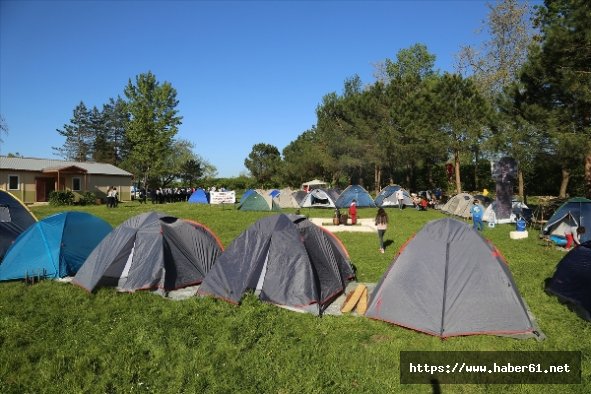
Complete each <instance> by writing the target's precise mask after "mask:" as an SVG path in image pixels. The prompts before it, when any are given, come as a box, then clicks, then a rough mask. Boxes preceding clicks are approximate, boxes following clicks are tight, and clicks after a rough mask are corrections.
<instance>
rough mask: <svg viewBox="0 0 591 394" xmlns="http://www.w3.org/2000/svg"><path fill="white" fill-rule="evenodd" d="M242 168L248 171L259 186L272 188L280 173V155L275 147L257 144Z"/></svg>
mask: <svg viewBox="0 0 591 394" xmlns="http://www.w3.org/2000/svg"><path fill="white" fill-rule="evenodd" d="M244 166H245V167H246V168H247V169H248V170H249V171H250V173H251V174H252V176H253V177H254V178H255V179H256V180H257V182H258V183H259V185H260V186H262V187H270V186H273V185H274V184H275V183H277V182H276V181H275V182H274V181H273V180H274V178H275V179H276V176H277V174H278V173H279V172H280V166H281V155H280V154H279V150H278V149H277V147H275V146H273V145H270V144H264V143H259V144H255V145H254V146H253V147H252V151H251V152H250V154H249V155H248V157H247V158H246V159H245V160H244Z"/></svg>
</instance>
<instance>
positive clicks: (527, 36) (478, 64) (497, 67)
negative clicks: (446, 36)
mask: <svg viewBox="0 0 591 394" xmlns="http://www.w3.org/2000/svg"><path fill="white" fill-rule="evenodd" d="M487 6H488V8H489V10H490V12H489V13H488V15H487V19H486V21H485V26H484V27H483V30H488V33H489V37H490V39H488V40H486V41H484V42H483V44H482V47H481V48H474V47H471V46H465V47H462V48H461V50H460V53H459V54H458V63H457V65H456V67H457V69H458V71H459V72H460V73H462V74H463V75H466V74H469V75H470V76H472V78H474V80H475V82H476V85H477V86H478V87H479V88H480V89H481V91H482V93H483V94H485V95H486V96H489V97H492V96H494V95H496V94H499V93H501V92H502V91H503V89H505V88H506V87H508V86H509V85H510V84H511V83H512V82H514V81H515V80H517V78H518V76H519V71H520V69H521V67H522V65H523V64H524V63H525V62H526V60H527V53H528V47H529V46H530V45H531V43H532V39H533V35H532V26H531V23H530V22H529V16H530V8H529V5H528V4H527V2H520V1H518V0H500V1H497V2H496V3H495V4H489V3H487Z"/></svg>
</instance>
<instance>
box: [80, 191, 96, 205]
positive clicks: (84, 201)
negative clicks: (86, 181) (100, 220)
mask: <svg viewBox="0 0 591 394" xmlns="http://www.w3.org/2000/svg"><path fill="white" fill-rule="evenodd" d="M78 203H79V204H80V205H95V204H96V195H95V194H94V193H93V192H84V193H83V194H82V195H81V196H80V200H78Z"/></svg>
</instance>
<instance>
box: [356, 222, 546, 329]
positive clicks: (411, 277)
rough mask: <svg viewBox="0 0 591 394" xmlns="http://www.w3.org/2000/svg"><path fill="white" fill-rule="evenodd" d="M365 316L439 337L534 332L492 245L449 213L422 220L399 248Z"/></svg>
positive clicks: (522, 303)
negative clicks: (427, 221)
mask: <svg viewBox="0 0 591 394" xmlns="http://www.w3.org/2000/svg"><path fill="white" fill-rule="evenodd" d="M366 316H367V317H370V318H373V319H377V320H383V321H386V322H389V323H392V324H396V325H399V326H402V327H406V328H410V329H413V330H416V331H421V332H425V333H427V334H431V335H435V336H439V337H452V336H459V335H474V334H491V335H515V336H529V335H530V334H532V335H531V336H533V335H536V332H537V331H536V330H535V329H534V325H533V323H532V320H531V319H530V317H529V314H528V311H527V307H526V305H525V302H524V301H523V299H522V298H521V296H520V294H519V291H518V289H517V286H516V285H515V282H514V281H513V277H512V275H511V272H510V271H509V268H508V266H507V264H506V262H505V261H504V260H503V258H502V257H501V256H500V253H499V252H498V251H497V249H496V248H495V247H494V246H492V244H490V243H489V242H488V241H486V240H485V239H484V238H482V236H480V234H479V233H478V232H477V231H475V230H473V229H472V228H471V227H470V226H469V225H468V224H466V223H463V222H460V221H458V220H455V219H451V218H446V219H440V220H435V221H431V222H429V223H427V224H426V225H425V226H424V227H423V229H421V231H419V232H418V233H417V234H416V235H415V236H414V237H413V238H412V239H411V240H410V241H409V242H408V243H407V244H406V245H405V247H403V249H402V250H401V252H400V253H399V254H398V255H397V256H396V258H395V259H394V262H393V263H392V264H391V265H390V268H389V269H388V271H387V272H386V273H385V274H384V276H383V277H382V279H381V280H380V282H379V283H378V285H377V286H376V288H375V290H374V292H373V293H372V296H371V300H370V305H369V307H368V310H367V313H366Z"/></svg>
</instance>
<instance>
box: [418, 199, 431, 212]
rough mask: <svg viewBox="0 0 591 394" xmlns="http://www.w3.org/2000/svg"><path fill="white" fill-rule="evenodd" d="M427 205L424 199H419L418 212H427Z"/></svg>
mask: <svg viewBox="0 0 591 394" xmlns="http://www.w3.org/2000/svg"><path fill="white" fill-rule="evenodd" d="M428 205H429V202H428V201H427V198H426V197H423V198H421V201H420V202H419V206H420V208H419V210H420V211H426V210H427V206H428Z"/></svg>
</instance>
